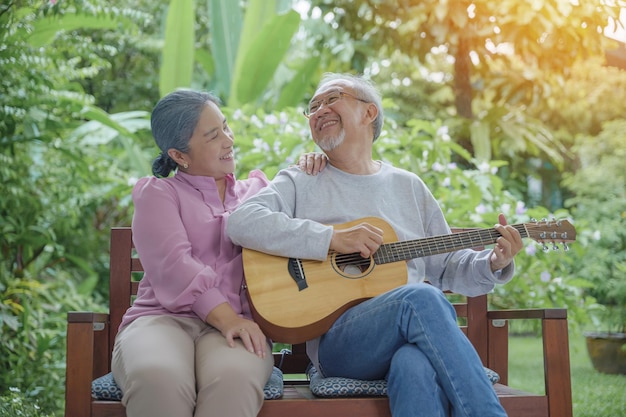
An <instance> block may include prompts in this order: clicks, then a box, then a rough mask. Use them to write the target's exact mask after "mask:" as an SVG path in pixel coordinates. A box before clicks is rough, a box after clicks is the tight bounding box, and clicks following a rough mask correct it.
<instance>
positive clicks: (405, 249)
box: [335, 223, 564, 266]
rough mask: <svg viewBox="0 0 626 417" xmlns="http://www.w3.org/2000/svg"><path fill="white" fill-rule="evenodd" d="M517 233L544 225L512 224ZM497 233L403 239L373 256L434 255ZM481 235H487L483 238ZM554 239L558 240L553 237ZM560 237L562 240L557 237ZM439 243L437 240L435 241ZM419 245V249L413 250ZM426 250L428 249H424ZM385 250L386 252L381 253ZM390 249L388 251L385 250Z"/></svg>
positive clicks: (348, 259)
mask: <svg viewBox="0 0 626 417" xmlns="http://www.w3.org/2000/svg"><path fill="white" fill-rule="evenodd" d="M513 227H515V228H516V229H518V231H520V233H521V234H522V237H531V234H529V233H526V231H527V229H531V230H535V231H536V230H543V231H546V230H545V229H546V225H542V224H533V223H530V224H526V225H524V224H519V225H513ZM498 236H500V233H498V232H497V231H496V230H495V229H478V230H470V231H464V232H461V233H453V234H450V235H441V236H434V237H430V238H424V239H418V240H419V243H417V241H407V242H390V243H386V244H383V245H381V248H383V251H380V250H379V251H377V252H376V253H375V254H374V255H373V257H375V258H382V259H380V260H381V261H383V262H382V263H386V262H393V261H397V260H403V259H407V256H408V257H409V258H414V257H419V256H426V255H434V254H437V253H445V252H450V251H452V250H454V249H456V248H458V249H464V248H468V247H472V246H484V245H488V244H493V243H495V239H496V238H497V237H498ZM484 238H489V239H488V240H487V241H485V240H484ZM544 240H545V241H554V240H555V239H544ZM556 240H557V241H558V239H556ZM561 240H564V239H561ZM438 242H440V243H438ZM391 246H394V247H397V248H398V249H397V250H394V249H392V248H391ZM416 248H421V249H416ZM426 249H428V250H426ZM384 252H387V253H384ZM389 252H391V253H389ZM377 255H378V256H377ZM335 260H336V261H337V262H338V263H350V264H352V265H357V266H367V265H369V264H370V263H371V261H370V258H363V257H361V256H360V255H359V254H358V253H356V254H355V253H351V254H336V255H335Z"/></svg>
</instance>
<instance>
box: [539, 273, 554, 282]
mask: <svg viewBox="0 0 626 417" xmlns="http://www.w3.org/2000/svg"><path fill="white" fill-rule="evenodd" d="M550 278H552V275H551V274H550V272H548V271H543V272H542V273H541V275H539V279H541V282H550Z"/></svg>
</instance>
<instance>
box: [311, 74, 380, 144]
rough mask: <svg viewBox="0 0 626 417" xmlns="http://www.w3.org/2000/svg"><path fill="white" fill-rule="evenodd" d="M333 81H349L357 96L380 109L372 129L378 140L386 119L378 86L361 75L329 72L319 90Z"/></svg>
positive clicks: (323, 77)
mask: <svg viewBox="0 0 626 417" xmlns="http://www.w3.org/2000/svg"><path fill="white" fill-rule="evenodd" d="M332 81H348V82H350V83H351V84H353V85H354V91H355V93H356V95H357V96H358V97H359V98H360V99H363V100H367V101H369V102H371V103H373V104H374V105H375V106H376V108H377V109H378V116H376V119H374V123H373V125H372V127H373V128H374V140H376V139H378V137H379V136H380V132H381V131H382V130H383V121H384V118H385V115H384V112H383V99H382V97H381V95H380V93H379V92H378V90H377V89H376V86H375V85H374V83H373V82H372V81H371V80H368V79H366V78H363V77H362V76H360V75H353V74H338V73H334V72H327V73H325V74H324V75H323V76H322V79H321V80H320V82H319V84H318V85H317V89H318V90H319V89H320V88H321V87H322V86H324V85H325V84H328V83H330V82H332Z"/></svg>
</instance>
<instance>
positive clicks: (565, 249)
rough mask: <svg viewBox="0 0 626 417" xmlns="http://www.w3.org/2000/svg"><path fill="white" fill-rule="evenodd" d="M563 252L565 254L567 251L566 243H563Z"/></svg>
mask: <svg viewBox="0 0 626 417" xmlns="http://www.w3.org/2000/svg"><path fill="white" fill-rule="evenodd" d="M563 250H564V251H565V252H567V251H568V250H569V245H568V244H567V243H563Z"/></svg>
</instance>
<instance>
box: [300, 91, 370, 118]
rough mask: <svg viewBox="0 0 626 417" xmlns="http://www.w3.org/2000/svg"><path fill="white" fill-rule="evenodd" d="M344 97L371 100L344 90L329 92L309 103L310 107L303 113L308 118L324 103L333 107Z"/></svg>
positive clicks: (365, 101) (364, 101)
mask: <svg viewBox="0 0 626 417" xmlns="http://www.w3.org/2000/svg"><path fill="white" fill-rule="evenodd" d="M344 97H350V98H353V99H355V100H358V101H361V102H363V103H369V101H367V100H363V99H362V98H358V97H356V96H353V95H352V94H348V93H346V92H343V91H334V92H332V93H330V94H328V95H327V96H326V97H324V98H321V99H319V100H315V101H312V102H310V103H309V107H308V108H307V109H306V110H304V111H303V112H302V113H303V114H304V117H306V118H307V119H308V118H309V117H311V116H313V114H315V112H317V111H318V110H319V109H321V108H322V105H324V106H327V107H331V106H333V105H334V104H335V103H337V102H338V101H339V100H341V99H342V98H344Z"/></svg>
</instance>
